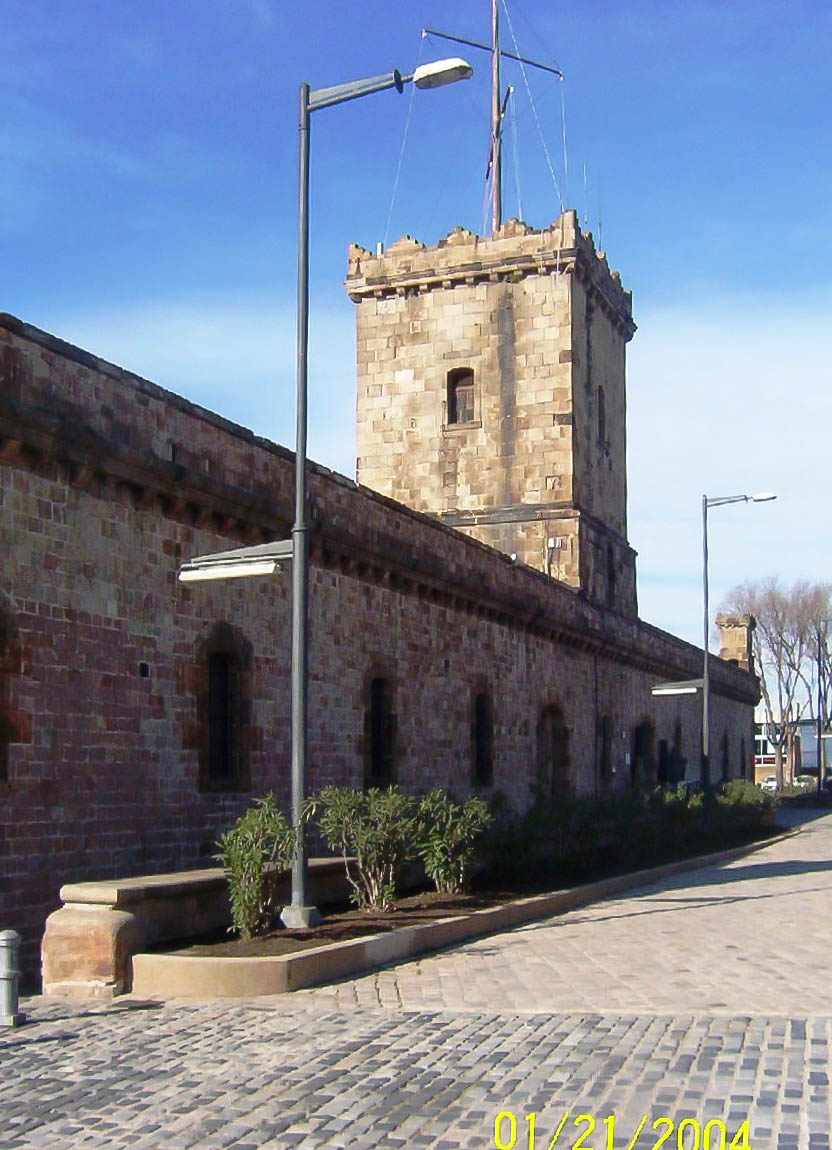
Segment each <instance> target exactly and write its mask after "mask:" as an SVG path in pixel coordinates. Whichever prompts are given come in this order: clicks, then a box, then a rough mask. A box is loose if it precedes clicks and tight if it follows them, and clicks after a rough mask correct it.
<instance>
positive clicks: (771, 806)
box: [716, 779, 778, 827]
mask: <svg viewBox="0 0 832 1150" xmlns="http://www.w3.org/2000/svg"><path fill="white" fill-rule="evenodd" d="M777 806H778V801H777V796H776V795H772V794H769V792H768V791H764V790H762V789H761V788H760V787H758V786H757V785H756V784H755V783H752V782H751V780H750V779H731V780H730V781H729V782H727V783H724V784H723V786H722V793H721V794H718V795H717V796H716V810H717V816H718V818H719V820H720V822H721V823H722V824H723V825H725V826H738V827H760V826H763V825H765V824H767V823H770V822H771V820H772V818H773V815H774V811H775V810H776V809H777Z"/></svg>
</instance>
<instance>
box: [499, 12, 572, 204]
mask: <svg viewBox="0 0 832 1150" xmlns="http://www.w3.org/2000/svg"><path fill="white" fill-rule="evenodd" d="M502 5H503V11H504V12H505V14H506V19H507V20H508V27H509V31H510V32H511V38H512V40H513V42H514V48H515V51H517V53H518V55H519V47H518V44H517V37H516V36H515V34H514V24H513V23H512V19H511V13H510V12H509V10H508V6H507V4H506V0H502ZM520 71H521V72H522V74H523V83H524V84H525V85H526V95H527V96H528V98H529V104H530V105H531V109H532V115H533V116H534V122H535V125H536V127H537V135H538V139H539V140H540V146H541V147H542V149H543V155H544V156H545V157H546V164H547V166H548V168H549V175H550V176H551V179H552V185H553V186H554V189H555V195H556V196H557V198H558V203H559V204H560V210H561V211H563V196H562V195H561V191H560V186H559V184H558V178H557V176H556V175H555V168H554V165H553V164H552V158H551V156H550V155H549V149H548V147H547V146H546V140H545V138H544V135H543V129H542V127H541V124H540V117H539V116H538V114H537V107H536V105H535V102H534V96H533V95H532V90H531V86H530V84H529V77H528V75H527V74H526V66H525V64H524V63H523V62H522V60H521V61H520Z"/></svg>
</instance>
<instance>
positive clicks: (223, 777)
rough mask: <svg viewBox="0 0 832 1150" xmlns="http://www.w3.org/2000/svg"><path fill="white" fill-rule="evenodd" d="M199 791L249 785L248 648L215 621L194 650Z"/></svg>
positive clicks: (236, 634) (226, 625)
mask: <svg viewBox="0 0 832 1150" xmlns="http://www.w3.org/2000/svg"><path fill="white" fill-rule="evenodd" d="M197 668H198V669H197V680H196V681H197V684H198V686H197V718H198V736H197V740H196V746H197V749H198V752H199V789H200V790H201V791H218V792H223V791H245V790H248V788H249V786H250V778H249V763H248V745H249V743H250V742H251V737H252V728H251V714H250V712H251V700H250V692H251V684H250V679H251V647H250V644H249V643H248V642H247V641H246V640H245V638H244V637H243V636H242V634H241V633H240V632H239V631H237V629H236V628H234V627H232V626H231V625H230V624H229V623H216V624H215V625H214V626H213V627H212V628H211V631H210V633H209V634H208V636H207V638H206V639H205V640H203V642H202V643H201V644H200V646H199V649H198V664H197Z"/></svg>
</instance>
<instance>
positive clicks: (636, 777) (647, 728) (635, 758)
mask: <svg viewBox="0 0 832 1150" xmlns="http://www.w3.org/2000/svg"><path fill="white" fill-rule="evenodd" d="M656 774H657V768H656V733H655V730H654V729H653V724H652V723H651V722H650V720H649V719H645V720H644V722H643V723H639V724H638V726H637V727H636V728H635V729H634V731H633V754H632V760H631V763H630V782H631V783H632V785H633V786H634V787H636V788H643V787H653V786H655V785H656Z"/></svg>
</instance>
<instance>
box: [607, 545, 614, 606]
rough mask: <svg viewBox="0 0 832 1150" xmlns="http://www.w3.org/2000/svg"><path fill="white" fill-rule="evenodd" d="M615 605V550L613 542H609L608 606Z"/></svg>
mask: <svg viewBox="0 0 832 1150" xmlns="http://www.w3.org/2000/svg"><path fill="white" fill-rule="evenodd" d="M614 605H615V551H614V550H613V546H612V543H608V544H607V606H608V607H613V606H614Z"/></svg>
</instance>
